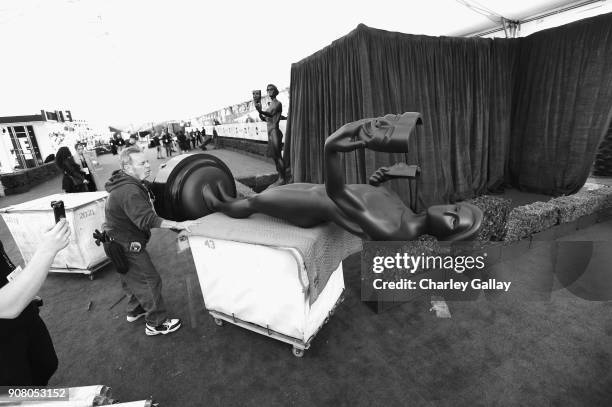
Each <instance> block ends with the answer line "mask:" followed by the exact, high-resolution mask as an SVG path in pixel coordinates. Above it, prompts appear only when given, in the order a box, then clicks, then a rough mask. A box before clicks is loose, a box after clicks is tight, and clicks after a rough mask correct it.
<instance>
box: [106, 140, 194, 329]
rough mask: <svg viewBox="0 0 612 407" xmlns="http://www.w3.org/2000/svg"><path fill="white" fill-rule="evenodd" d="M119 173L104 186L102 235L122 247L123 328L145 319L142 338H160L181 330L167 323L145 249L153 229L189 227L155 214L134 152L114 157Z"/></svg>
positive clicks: (143, 163) (144, 168)
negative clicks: (125, 300) (125, 309)
mask: <svg viewBox="0 0 612 407" xmlns="http://www.w3.org/2000/svg"><path fill="white" fill-rule="evenodd" d="M119 158H120V160H121V169H120V170H117V171H115V172H113V174H112V176H111V178H110V179H109V180H108V182H107V183H106V185H105V188H106V190H107V191H108V193H109V196H108V200H107V201H106V208H105V214H106V222H105V224H104V230H105V231H106V233H107V235H108V236H109V237H110V238H111V239H113V240H114V241H115V242H117V243H118V244H119V245H121V247H122V249H123V252H124V254H125V257H126V260H127V263H128V264H129V268H128V271H127V273H125V274H120V278H121V285H122V286H123V289H124V291H125V292H126V294H127V295H128V296H129V302H128V313H127V320H128V322H134V321H136V320H137V319H139V318H141V317H143V316H144V317H145V322H146V327H145V333H146V334H147V335H149V336H152V335H159V334H162V335H165V334H168V333H171V332H174V331H176V330H177V329H179V328H180V327H181V321H180V319H177V318H172V319H171V318H168V317H167V313H166V307H165V305H164V301H163V298H162V293H161V290H162V281H161V277H160V276H159V273H158V272H157V270H156V269H155V266H153V263H152V262H151V258H150V257H149V253H147V251H146V244H147V243H148V241H149V238H150V237H151V229H152V228H164V229H174V230H187V231H189V227H190V225H191V224H193V221H186V222H174V221H170V220H166V219H162V218H160V217H159V216H157V214H156V213H155V210H154V209H153V205H152V199H153V196H152V194H151V193H150V191H149V189H148V187H147V186H146V185H145V184H144V183H143V181H144V180H145V178H147V177H148V176H149V175H150V174H151V168H150V166H149V162H148V161H147V160H146V158H145V155H144V153H142V152H141V151H140V149H139V148H138V147H135V146H132V147H127V148H126V149H124V150H123V151H121V154H120V156H119Z"/></svg>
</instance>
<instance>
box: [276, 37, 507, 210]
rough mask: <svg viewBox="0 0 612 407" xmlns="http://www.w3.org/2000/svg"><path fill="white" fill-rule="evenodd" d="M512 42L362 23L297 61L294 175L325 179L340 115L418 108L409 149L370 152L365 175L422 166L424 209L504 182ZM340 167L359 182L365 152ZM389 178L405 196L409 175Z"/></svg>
mask: <svg viewBox="0 0 612 407" xmlns="http://www.w3.org/2000/svg"><path fill="white" fill-rule="evenodd" d="M512 45H513V44H512V43H511V42H510V41H508V40H491V39H482V38H450V37H428V36H416V35H407V34H401V33H393V32H387V31H382V30H376V29H371V28H368V27H366V26H364V25H360V26H359V27H357V29H356V30H354V31H353V32H351V33H350V34H349V35H347V36H345V37H343V38H341V39H339V40H337V41H335V42H334V43H333V44H332V45H330V46H329V47H327V48H324V49H323V50H321V51H319V52H317V53H316V54H314V55H312V56H310V57H308V58H306V59H304V60H302V61H300V62H299V63H296V64H293V66H292V69H291V87H290V98H291V99H290V105H291V109H292V110H291V112H290V120H291V124H290V125H289V126H288V127H289V129H290V130H289V132H290V133H289V134H290V135H291V143H292V145H291V157H292V165H291V169H292V172H293V175H294V180H295V181H297V182H315V183H322V182H324V174H323V170H324V169H323V154H322V152H323V145H324V143H325V138H326V137H327V136H329V135H330V134H331V133H332V132H333V131H335V130H336V129H337V128H339V127H340V126H341V125H343V124H344V123H347V122H350V121H353V120H358V119H361V118H364V117H377V116H381V115H384V114H386V113H403V112H406V111H415V112H420V113H421V114H422V117H423V126H418V127H417V131H416V132H415V133H414V134H413V135H412V137H411V140H410V152H409V153H408V154H407V157H406V156H405V155H404V154H387V153H376V152H371V151H366V152H365V157H364V159H365V162H364V164H365V169H366V174H364V175H367V176H369V174H371V173H372V172H374V171H375V170H376V169H377V168H379V167H380V166H383V165H390V164H393V163H395V162H399V161H408V163H410V164H419V165H420V166H421V169H422V175H421V177H420V180H419V187H418V189H419V197H420V199H419V202H418V207H419V208H423V207H424V206H429V205H432V204H436V203H442V202H448V201H455V200H458V199H463V198H467V197H470V196H473V195H474V194H480V193H482V192H484V191H486V190H487V188H489V187H491V186H493V185H496V184H500V183H501V182H503V179H504V169H505V162H504V159H505V158H504V157H506V156H507V154H508V151H507V150H508V146H509V137H510V121H509V117H510V112H511V105H510V101H511V98H510V94H511V92H512V87H511V86H510V83H511V81H510V80H509V79H510V78H511V75H512V68H513V64H512V63H513V61H514V54H515V47H513V46H512ZM344 168H345V176H346V180H347V183H358V182H361V181H362V180H363V177H361V176H360V174H359V173H358V170H359V168H360V156H359V152H355V153H347V154H345V157H344ZM366 178H367V177H366ZM389 184H390V187H391V188H392V189H393V190H395V191H396V192H397V193H398V194H399V195H400V197H401V198H402V199H403V200H404V201H405V202H406V203H408V201H409V199H410V183H408V182H407V181H406V180H396V181H393V182H391V183H389Z"/></svg>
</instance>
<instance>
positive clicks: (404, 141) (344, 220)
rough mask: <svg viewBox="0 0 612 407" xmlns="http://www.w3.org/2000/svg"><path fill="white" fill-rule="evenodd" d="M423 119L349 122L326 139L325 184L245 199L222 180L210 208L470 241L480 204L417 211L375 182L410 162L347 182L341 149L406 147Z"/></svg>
mask: <svg viewBox="0 0 612 407" xmlns="http://www.w3.org/2000/svg"><path fill="white" fill-rule="evenodd" d="M420 123H421V118H420V115H419V114H418V113H404V114H402V115H386V116H384V117H379V118H374V119H364V120H359V121H356V122H352V123H348V124H345V125H344V126H342V127H341V128H339V129H338V130H336V131H335V132H334V133H333V134H332V135H331V136H329V137H328V138H327V140H326V141H325V148H324V165H325V174H326V180H325V184H324V185H322V184H306V183H296V184H288V185H283V186H278V187H275V188H271V189H267V190H265V191H264V192H262V193H260V194H257V195H254V196H251V197H248V198H245V199H235V198H232V197H231V196H229V195H228V194H227V193H226V191H224V189H223V188H222V187H221V184H219V185H216V186H214V185H213V186H211V185H206V186H204V188H203V196H204V201H205V203H206V205H207V206H208V209H209V210H211V211H220V212H222V213H225V214H226V215H228V216H231V217H233V218H245V217H248V216H250V215H251V214H253V213H264V214H266V215H270V216H274V217H277V218H281V219H285V220H287V221H289V222H290V223H292V224H294V225H297V226H301V227H312V226H315V225H318V224H320V223H323V222H334V223H336V224H337V225H339V226H341V227H342V228H344V229H346V230H347V231H349V232H351V233H353V234H355V235H357V236H360V237H362V238H365V239H369V240H413V239H415V238H417V237H418V236H420V235H422V234H429V235H433V236H435V237H437V238H438V239H440V240H468V239H470V238H472V237H474V236H475V235H476V233H477V232H478V229H479V228H480V224H481V222H482V218H483V214H482V211H481V210H480V209H479V208H477V207H476V206H474V205H471V204H468V203H458V204H453V205H435V206H431V207H429V208H428V209H427V211H426V212H425V213H420V214H415V213H414V212H413V211H412V210H410V208H408V207H407V206H406V205H404V203H403V202H402V200H401V199H400V198H399V196H398V195H397V194H396V193H395V192H393V191H391V190H389V189H387V188H384V187H379V186H374V185H380V184H381V183H383V182H385V181H386V180H388V179H390V178H401V177H409V176H411V175H412V174H410V172H411V171H410V167H409V166H407V165H405V164H396V165H394V166H392V167H382V168H379V169H378V170H377V171H376V172H375V173H374V174H373V175H372V177H370V184H372V185H366V184H349V185H347V184H345V183H344V179H343V177H342V175H341V174H342V173H343V168H342V163H341V159H340V158H341V157H340V154H341V153H344V152H348V151H353V150H356V149H360V148H368V149H370V150H373V151H382V152H396V153H401V152H407V151H408V140H409V138H410V135H411V133H412V132H413V130H414V127H415V126H416V125H417V124H420ZM402 173H404V174H405V175H403V176H402ZM390 174H392V175H390Z"/></svg>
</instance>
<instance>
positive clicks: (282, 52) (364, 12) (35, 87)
mask: <svg viewBox="0 0 612 407" xmlns="http://www.w3.org/2000/svg"><path fill="white" fill-rule="evenodd" d="M483 3H484V4H486V5H487V6H488V8H489V9H490V10H492V11H495V12H496V13H499V14H502V15H505V16H509V17H512V13H515V12H517V10H518V11H523V12H524V11H525V10H526V9H529V10H535V6H534V4H536V5H537V4H539V6H540V8H542V7H543V4H544V5H545V6H549V5H550V4H552V3H554V4H559V3H568V2H567V1H565V2H564V1H554V0H538V1H536V2H535V3H534V1H530V0H520V1H513V2H508V1H502V0H482V1H481V2H480V4H483ZM508 3H511V4H508ZM359 23H364V24H366V25H368V26H371V27H375V28H382V29H386V30H390V31H400V32H405V33H413V34H426V35H452V34H457V33H460V32H463V33H465V32H466V30H469V29H472V28H474V29H476V28H481V27H484V26H487V25H490V24H491V21H489V20H488V19H487V18H486V17H484V16H482V15H479V14H477V13H476V12H474V11H473V10H470V9H469V8H467V7H465V6H464V5H462V4H460V3H459V1H457V0H437V1H425V0H421V1H412V0H403V1H400V0H397V1H390V0H376V1H373V0H353V1H344V0H342V1H338V0H303V1H299V2H297V1H288V0H285V1H280V0H267V1H252V0H251V1H214V2H209V1H188V0H172V1H170V0H166V1H157V0H0V45H1V46H0V50H1V51H0V52H2V56H3V58H2V59H3V61H2V64H1V65H0V74H1V76H0V77H1V78H2V81H1V85H0V116H7V115H23V114H35V113H37V112H39V111H40V109H50V110H56V109H66V110H72V112H73V117H74V118H75V119H87V120H90V121H91V122H94V123H107V124H111V123H114V124H127V123H130V122H132V123H134V124H137V123H142V122H146V121H158V120H168V119H187V118H190V117H195V116H198V115H202V114H205V113H209V112H211V111H214V110H216V109H219V108H222V107H224V106H227V105H231V104H234V103H239V102H242V101H245V100H248V99H249V98H250V96H251V91H252V90H253V89H265V87H266V84H268V83H274V84H276V85H277V86H278V87H279V88H283V87H286V86H289V78H290V70H291V63H293V62H297V61H299V60H301V59H303V58H305V57H307V56H308V55H310V54H312V53H314V52H316V51H317V50H319V49H321V48H323V47H325V46H327V45H329V44H330V43H331V42H332V41H334V40H335V39H337V38H339V37H341V36H343V35H346V34H347V33H348V32H350V31H351V30H353V29H354V28H355V27H356V26H357V25H358V24H359Z"/></svg>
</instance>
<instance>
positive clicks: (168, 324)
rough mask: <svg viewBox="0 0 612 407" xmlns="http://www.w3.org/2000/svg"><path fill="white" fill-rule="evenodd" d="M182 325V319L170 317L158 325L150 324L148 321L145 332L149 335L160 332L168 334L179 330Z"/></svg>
mask: <svg viewBox="0 0 612 407" xmlns="http://www.w3.org/2000/svg"><path fill="white" fill-rule="evenodd" d="M180 327H181V320H180V319H178V318H173V319H170V318H168V319H166V320H165V321H164V322H162V323H161V324H160V325H157V326H153V325H150V324H149V323H148V322H147V324H146V327H145V333H146V334H147V335H148V336H154V335H159V334H162V335H166V334H169V333H171V332H174V331H176V330H178V329H179V328H180Z"/></svg>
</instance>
